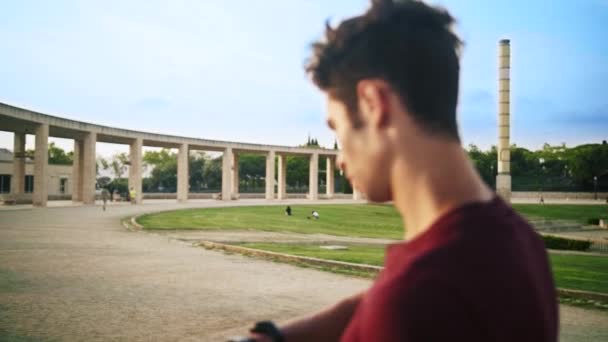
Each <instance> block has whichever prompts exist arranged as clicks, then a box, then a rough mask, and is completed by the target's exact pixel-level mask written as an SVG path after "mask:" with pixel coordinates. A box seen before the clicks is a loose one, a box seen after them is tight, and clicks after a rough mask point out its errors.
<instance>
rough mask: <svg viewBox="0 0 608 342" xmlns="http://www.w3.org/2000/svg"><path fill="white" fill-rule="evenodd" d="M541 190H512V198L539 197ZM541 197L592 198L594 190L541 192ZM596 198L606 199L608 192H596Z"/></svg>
mask: <svg viewBox="0 0 608 342" xmlns="http://www.w3.org/2000/svg"><path fill="white" fill-rule="evenodd" d="M540 195H541V192H539V191H513V193H512V198H540ZM542 195H543V198H545V199H594V198H595V193H594V192H549V191H543V192H542ZM597 198H599V199H604V200H605V199H606V198H608V192H598V193H597Z"/></svg>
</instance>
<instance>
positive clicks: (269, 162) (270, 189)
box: [266, 151, 275, 200]
mask: <svg viewBox="0 0 608 342" xmlns="http://www.w3.org/2000/svg"><path fill="white" fill-rule="evenodd" d="M274 157H275V153H274V151H269V152H268V154H267V155H266V199H267V200H273V199H274Z"/></svg>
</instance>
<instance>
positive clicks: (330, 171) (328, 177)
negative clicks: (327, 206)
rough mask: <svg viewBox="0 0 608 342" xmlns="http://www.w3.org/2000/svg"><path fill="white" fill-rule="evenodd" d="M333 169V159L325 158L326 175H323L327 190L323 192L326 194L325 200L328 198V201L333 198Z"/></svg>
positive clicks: (334, 165)
mask: <svg viewBox="0 0 608 342" xmlns="http://www.w3.org/2000/svg"><path fill="white" fill-rule="evenodd" d="M335 167H336V162H335V160H334V158H332V157H327V168H326V174H325V177H326V181H325V184H326V187H327V189H326V190H325V193H326V194H327V198H329V199H331V198H334V184H335V177H334V173H335V172H334V171H335Z"/></svg>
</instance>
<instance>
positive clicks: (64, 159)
mask: <svg viewBox="0 0 608 342" xmlns="http://www.w3.org/2000/svg"><path fill="white" fill-rule="evenodd" d="M48 155H49V160H48V163H49V164H54V165H72V163H73V162H74V152H72V151H70V152H67V153H66V152H65V150H64V149H62V148H61V147H58V146H57V145H55V143H54V142H51V143H49V151H48ZM25 156H26V157H27V158H30V159H34V156H35V151H34V150H31V149H30V150H26V151H25Z"/></svg>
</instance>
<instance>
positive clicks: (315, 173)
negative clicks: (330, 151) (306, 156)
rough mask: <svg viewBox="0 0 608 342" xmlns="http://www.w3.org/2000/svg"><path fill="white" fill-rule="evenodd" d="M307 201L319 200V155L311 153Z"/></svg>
mask: <svg viewBox="0 0 608 342" xmlns="http://www.w3.org/2000/svg"><path fill="white" fill-rule="evenodd" d="M308 170H309V171H308V172H309V178H308V199H310V200H313V201H314V200H317V199H319V154H318V153H313V154H312V155H311V156H310V167H309V168H308Z"/></svg>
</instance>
